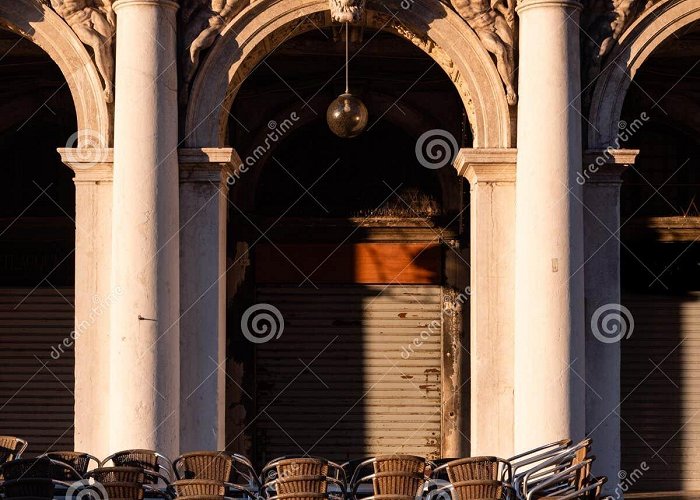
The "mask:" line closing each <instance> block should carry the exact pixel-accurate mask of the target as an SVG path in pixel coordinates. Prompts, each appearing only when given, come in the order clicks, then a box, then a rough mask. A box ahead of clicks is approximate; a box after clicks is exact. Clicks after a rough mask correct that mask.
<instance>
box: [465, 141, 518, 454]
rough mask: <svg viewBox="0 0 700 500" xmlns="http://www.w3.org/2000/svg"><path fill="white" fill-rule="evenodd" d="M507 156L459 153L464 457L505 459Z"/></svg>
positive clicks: (510, 242)
mask: <svg viewBox="0 0 700 500" xmlns="http://www.w3.org/2000/svg"><path fill="white" fill-rule="evenodd" d="M515 158H516V150H515V149H462V150H461V151H460V152H459V154H458V155H457V158H456V159H455V167H456V168H457V170H458V172H459V173H460V175H462V176H464V177H466V178H467V180H468V181H469V185H470V190H471V203H470V210H471V234H470V239H469V244H470V247H471V326H470V348H469V352H470V364H471V407H470V414H471V436H470V437H471V455H473V456H477V455H498V456H502V457H509V456H512V455H513V383H514V380H513V356H514V352H513V344H514V338H513V335H514V324H513V316H514V307H515V306H514V295H515V269H514V262H515Z"/></svg>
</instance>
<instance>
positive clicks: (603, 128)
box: [588, 0, 700, 149]
mask: <svg viewBox="0 0 700 500" xmlns="http://www.w3.org/2000/svg"><path fill="white" fill-rule="evenodd" d="M698 20H700V0H670V1H667V2H663V3H659V4H657V5H655V6H654V7H652V8H651V9H649V10H647V11H646V12H644V13H643V14H642V16H640V18H639V19H637V20H636V21H635V22H634V23H633V24H632V25H631V26H630V27H629V28H628V29H627V31H626V32H625V33H624V34H623V35H622V37H621V38H620V41H619V44H618V46H617V47H616V48H615V49H614V50H613V51H612V52H611V53H610V55H609V56H608V59H607V60H606V64H607V68H606V69H605V71H604V72H603V73H601V75H600V77H599V80H598V83H597V84H596V87H595V92H594V94H593V101H592V104H591V111H590V121H589V123H590V126H589V128H588V147H589V149H604V148H607V147H608V146H611V145H613V143H614V141H615V138H616V136H617V134H618V121H619V119H620V116H621V114H622V107H623V105H624V102H625V97H626V96H627V90H628V88H629V86H630V84H631V83H632V79H633V78H634V76H635V75H636V73H637V71H638V70H639V68H640V67H641V66H642V64H644V61H646V60H647V58H648V57H649V56H650V55H651V54H652V53H653V52H654V50H655V49H656V48H657V47H658V46H659V45H660V44H661V43H663V42H664V41H665V40H667V39H668V38H669V37H671V36H673V35H674V34H675V33H677V32H678V31H680V30H682V29H683V28H685V27H686V26H688V25H689V24H691V23H693V22H695V21H698Z"/></svg>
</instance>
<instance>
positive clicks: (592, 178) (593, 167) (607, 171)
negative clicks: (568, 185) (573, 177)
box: [577, 148, 639, 184]
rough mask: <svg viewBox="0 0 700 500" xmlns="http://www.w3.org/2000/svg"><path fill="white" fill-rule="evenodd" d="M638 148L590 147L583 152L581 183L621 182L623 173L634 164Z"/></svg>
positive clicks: (579, 175)
mask: <svg viewBox="0 0 700 500" xmlns="http://www.w3.org/2000/svg"><path fill="white" fill-rule="evenodd" d="M638 154H639V150H638V149H611V148H608V149H589V150H586V151H585V152H584V154H583V167H582V169H581V173H579V174H578V177H579V181H577V182H579V183H580V184H583V183H586V182H590V183H592V184H620V183H621V182H622V174H623V173H624V172H625V170H627V169H628V168H630V167H631V166H633V165H634V162H635V160H636V159H637V155H638Z"/></svg>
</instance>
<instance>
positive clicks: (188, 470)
mask: <svg viewBox="0 0 700 500" xmlns="http://www.w3.org/2000/svg"><path fill="white" fill-rule="evenodd" d="M173 471H174V473H175V478H176V481H174V482H173V483H172V484H171V493H172V494H174V495H176V496H177V498H182V497H190V496H201V495H207V496H215V497H216V498H224V496H225V495H229V496H247V497H250V498H254V497H255V495H256V494H255V492H254V491H257V490H258V489H259V487H260V485H259V481H258V477H257V475H256V474H255V471H254V469H253V466H252V464H251V463H250V461H249V460H248V459H247V458H245V457H243V456H241V455H237V454H230V453H227V452H224V451H219V452H217V451H197V452H191V453H185V454H184V455H181V456H179V457H178V458H177V459H175V461H174V462H173Z"/></svg>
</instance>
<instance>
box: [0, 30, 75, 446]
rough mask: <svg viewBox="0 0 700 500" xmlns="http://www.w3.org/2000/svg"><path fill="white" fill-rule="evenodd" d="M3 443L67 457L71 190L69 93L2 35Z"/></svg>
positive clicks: (59, 77) (51, 66) (25, 49)
mask: <svg viewBox="0 0 700 500" xmlns="http://www.w3.org/2000/svg"><path fill="white" fill-rule="evenodd" d="M0 94H1V95H2V99H0V108H2V109H1V110H0V157H1V158H2V159H3V160H2V168H3V182H2V184H1V186H0V200H2V201H0V318H1V320H0V401H2V403H1V404H0V434H2V435H15V436H21V437H23V438H26V439H27V440H28V441H29V443H30V447H29V450H28V452H29V453H30V454H36V453H43V452H46V451H48V450H49V449H51V448H54V449H72V448H73V416H74V410H73V405H74V397H73V390H74V374H73V372H74V355H73V339H72V338H71V332H72V331H73V328H74V326H73V324H74V305H73V303H74V301H73V297H74V294H73V286H74V262H75V259H74V252H75V230H76V228H75V222H74V221H75V189H74V186H73V182H72V175H71V172H70V170H69V169H68V168H67V167H66V166H65V165H63V164H62V163H61V160H60V157H59V155H58V153H57V152H56V148H58V147H66V145H68V147H73V146H75V145H76V144H75V142H77V141H74V140H73V139H72V138H75V137H76V135H74V134H75V132H76V130H77V127H78V125H77V118H76V112H75V106H74V103H73V100H72V97H71V92H70V89H69V86H68V84H67V82H66V79H65V78H64V76H63V74H62V72H61V71H60V69H59V68H58V66H57V65H56V64H55V63H54V61H53V60H52V59H51V58H50V57H49V55H48V54H47V53H45V52H44V51H43V50H42V49H41V48H39V47H38V46H37V45H34V44H33V43H32V42H31V41H29V40H27V39H25V38H22V37H21V36H19V35H17V34H15V33H12V32H9V31H5V30H0Z"/></svg>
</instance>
